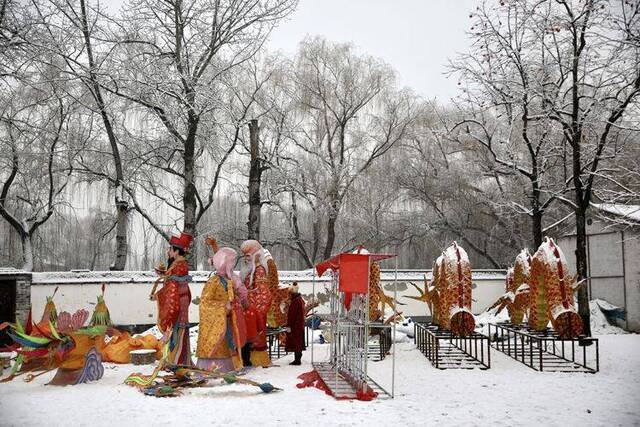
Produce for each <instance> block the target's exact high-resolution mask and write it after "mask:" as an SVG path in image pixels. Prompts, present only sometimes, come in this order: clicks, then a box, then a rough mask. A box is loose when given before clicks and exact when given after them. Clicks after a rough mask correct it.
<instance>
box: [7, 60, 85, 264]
mask: <svg viewBox="0 0 640 427" xmlns="http://www.w3.org/2000/svg"><path fill="white" fill-rule="evenodd" d="M31 71H35V70H33V69H32V70H31ZM38 71H40V73H36V75H38V76H39V77H40V78H39V79H38V81H36V82H34V83H33V84H20V85H15V84H14V85H3V93H4V95H3V96H2V99H1V100H0V144H1V147H0V153H1V154H0V164H1V167H0V171H1V172H0V179H1V181H0V182H1V186H0V215H1V216H2V217H3V218H4V219H5V220H6V221H7V222H8V223H9V224H10V225H11V227H12V228H13V229H14V230H15V231H16V232H17V233H18V235H19V236H20V239H21V243H22V254H23V266H22V268H23V269H24V270H26V271H32V270H33V238H34V235H35V234H36V232H37V231H38V229H39V228H40V227H41V226H42V225H43V224H44V223H46V222H47V221H48V220H49V219H50V218H51V216H52V215H53V214H54V213H55V212H56V209H57V208H58V207H59V205H60V204H61V203H63V200H64V196H65V195H64V190H65V188H66V186H67V184H68V182H69V175H70V174H71V172H72V170H73V169H72V160H73V156H74V152H75V150H74V149H73V147H72V144H70V140H73V139H76V138H77V139H81V135H80V131H79V129H77V128H76V127H75V126H74V124H73V122H72V117H73V116H74V115H75V114H74V111H73V108H74V106H73V103H72V102H71V101H70V100H69V99H68V98H65V97H64V96H63V95H62V90H60V88H58V87H56V84H55V83H51V82H50V81H49V80H48V79H49V78H52V80H54V79H53V77H54V76H55V72H54V73H53V74H52V75H48V74H47V72H46V71H50V70H42V69H40V70H38ZM43 71H44V72H43ZM76 117H77V116H76Z"/></svg>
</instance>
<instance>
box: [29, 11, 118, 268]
mask: <svg viewBox="0 0 640 427" xmlns="http://www.w3.org/2000/svg"><path fill="white" fill-rule="evenodd" d="M31 4H32V5H33V9H34V11H35V13H36V14H37V16H38V17H39V24H40V26H41V27H42V30H41V32H42V33H43V35H42V37H41V38H40V39H39V48H40V49H42V51H43V52H47V54H48V55H46V56H44V57H43V58H42V59H43V60H44V61H47V62H48V63H49V64H51V65H52V66H55V67H59V68H60V71H61V73H62V74H63V75H65V76H67V78H69V79H73V80H74V81H79V82H80V83H81V84H82V85H83V86H84V87H85V88H86V90H87V93H88V94H89V95H90V97H91V100H92V102H90V103H87V107H88V108H89V109H90V110H91V111H95V113H96V114H98V115H99V117H100V119H101V121H102V124H103V132H104V135H105V137H106V140H107V143H108V144H107V145H108V148H107V149H104V148H103V147H102V146H101V145H102V144H100V141H99V140H96V141H95V142H96V143H97V144H96V146H94V147H91V149H90V150H86V152H85V153H83V155H82V156H80V157H79V158H78V161H79V166H78V168H77V171H78V173H81V174H84V175H85V176H86V175H88V178H89V179H92V180H105V181H106V182H107V183H108V185H109V186H110V189H111V191H112V192H113V195H114V205H115V208H116V227H115V230H116V233H115V238H116V248H115V259H114V261H113V264H112V265H111V269H113V270H124V268H125V266H126V263H127V253H128V245H127V234H128V226H127V220H128V212H129V209H130V208H129V203H128V201H127V198H126V197H125V192H124V190H123V183H124V182H125V168H124V166H123V165H124V162H123V159H122V155H121V148H120V145H121V141H119V138H118V136H117V135H116V126H115V121H116V119H115V117H114V116H115V115H116V114H115V112H114V108H113V100H109V99H108V97H107V96H106V93H105V92H106V91H105V90H104V89H103V88H102V87H101V86H100V82H101V81H102V80H103V79H104V76H105V75H108V74H109V69H108V66H109V65H110V64H109V63H107V62H106V61H105V60H106V57H107V53H108V52H109V49H108V48H109V46H106V45H105V43H104V40H106V35H107V33H106V31H105V30H106V28H107V26H108V24H109V22H110V18H109V17H108V16H106V15H105V14H104V12H103V11H102V10H100V9H99V8H98V7H97V6H96V7H92V6H91V5H90V4H89V2H87V1H86V0H79V1H78V2H77V3H76V2H60V1H54V0H31ZM95 40H99V46H98V49H95V46H94V43H95ZM72 90H75V88H73V89H72ZM105 155H106V156H108V157H107V160H106V161H105V159H104V156H105Z"/></svg>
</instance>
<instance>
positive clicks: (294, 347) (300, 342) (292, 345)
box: [285, 294, 306, 352]
mask: <svg viewBox="0 0 640 427" xmlns="http://www.w3.org/2000/svg"><path fill="white" fill-rule="evenodd" d="M304 312H305V309H304V300H303V299H302V297H301V296H300V294H292V295H291V303H290V304H289V311H288V313H287V326H288V327H289V328H291V332H287V341H286V347H285V348H286V351H293V352H296V351H303V350H304V349H305V348H306V346H305V343H304Z"/></svg>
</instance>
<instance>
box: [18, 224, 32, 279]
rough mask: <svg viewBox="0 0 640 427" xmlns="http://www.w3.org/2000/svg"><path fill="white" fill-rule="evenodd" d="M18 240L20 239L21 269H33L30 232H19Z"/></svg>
mask: <svg viewBox="0 0 640 427" xmlns="http://www.w3.org/2000/svg"><path fill="white" fill-rule="evenodd" d="M20 240H21V241H22V259H23V261H24V263H23V264H22V269H23V270H24V271H33V245H32V242H31V234H29V233H20Z"/></svg>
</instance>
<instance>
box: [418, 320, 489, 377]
mask: <svg viewBox="0 0 640 427" xmlns="http://www.w3.org/2000/svg"><path fill="white" fill-rule="evenodd" d="M414 342H415V344H416V346H417V347H418V350H420V352H422V354H424V355H425V356H426V357H427V359H429V361H430V362H431V364H433V366H434V367H435V368H438V369H476V368H478V369H483V370H484V369H489V368H491V353H490V352H489V351H490V350H489V349H490V346H489V339H488V338H487V337H485V336H484V335H481V334H479V333H477V332H473V333H472V334H471V335H469V336H466V337H464V338H463V337H458V336H455V335H453V334H452V333H451V331H445V330H442V329H440V328H438V327H437V326H433V325H430V324H422V323H416V324H415V325H414Z"/></svg>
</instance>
